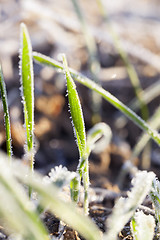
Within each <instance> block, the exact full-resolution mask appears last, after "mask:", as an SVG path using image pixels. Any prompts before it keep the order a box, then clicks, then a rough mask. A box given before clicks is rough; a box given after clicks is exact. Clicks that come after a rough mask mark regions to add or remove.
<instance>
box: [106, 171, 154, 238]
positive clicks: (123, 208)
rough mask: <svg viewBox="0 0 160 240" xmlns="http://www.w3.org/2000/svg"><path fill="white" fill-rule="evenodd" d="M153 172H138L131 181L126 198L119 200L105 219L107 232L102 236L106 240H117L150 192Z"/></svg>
mask: <svg viewBox="0 0 160 240" xmlns="http://www.w3.org/2000/svg"><path fill="white" fill-rule="evenodd" d="M154 178H155V174H154V173H153V172H146V171H139V172H137V174H136V176H135V178H133V180H132V186H133V187H132V189H131V191H130V192H128V197H127V198H122V197H121V198H120V199H118V201H117V202H116V203H115V206H114V208H113V211H112V214H111V215H110V216H109V218H108V219H107V227H108V232H107V233H106V234H105V235H104V237H105V239H106V240H115V239H117V235H118V233H119V232H120V231H121V230H122V228H123V227H124V226H125V224H126V223H127V222H128V221H129V220H130V218H131V217H132V216H133V214H134V213H135V211H136V209H137V208H138V207H139V205H140V204H142V202H143V201H144V199H145V197H146V195H147V194H148V193H149V191H150V190H151V186H152V181H153V180H154Z"/></svg>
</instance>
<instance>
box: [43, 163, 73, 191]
mask: <svg viewBox="0 0 160 240" xmlns="http://www.w3.org/2000/svg"><path fill="white" fill-rule="evenodd" d="M48 175H49V176H46V177H44V181H45V182H46V183H54V184H55V185H56V186H57V187H59V188H62V187H64V186H66V185H68V184H69V183H70V181H71V180H72V179H73V178H75V177H77V173H75V172H71V171H68V169H67V168H66V167H62V165H60V166H56V167H55V168H52V169H51V171H50V173H49V174H48Z"/></svg>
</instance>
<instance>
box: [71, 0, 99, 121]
mask: <svg viewBox="0 0 160 240" xmlns="http://www.w3.org/2000/svg"><path fill="white" fill-rule="evenodd" d="M71 1H72V3H73V6H74V9H75V12H76V14H77V17H78V19H79V22H80V24H81V29H82V32H83V35H84V38H85V42H86V47H87V49H88V53H89V69H90V72H91V75H92V78H93V80H94V81H95V82H96V83H98V84H99V79H98V74H99V70H100V64H99V61H98V60H97V59H98V57H97V55H98V54H97V46H96V42H95V40H94V37H93V36H92V34H91V32H90V30H89V28H88V26H87V23H86V20H85V18H84V16H83V13H82V11H81V8H80V6H79V2H78V0H71ZM91 94H92V95H91V96H92V112H93V116H92V122H93V123H94V124H95V123H97V122H100V121H101V103H102V99H101V96H100V95H98V94H97V93H95V92H92V93H91Z"/></svg>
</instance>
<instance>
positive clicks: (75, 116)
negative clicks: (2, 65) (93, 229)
mask: <svg viewBox="0 0 160 240" xmlns="http://www.w3.org/2000/svg"><path fill="white" fill-rule="evenodd" d="M62 59H63V65H64V71H65V76H66V80H67V91H68V100H69V106H70V112H71V116H72V121H73V126H74V129H75V132H76V138H77V144H78V149H79V153H80V159H83V162H84V169H83V171H82V169H79V167H78V172H79V175H80V178H81V176H82V177H83V185H84V212H85V214H86V215H88V188H89V172H88V171H89V170H88V156H87V154H86V132H85V125H84V119H83V113H82V108H81V103H80V100H79V96H78V93H77V91H76V85H75V83H74V81H73V79H72V77H71V75H70V72H69V69H68V65H67V60H66V57H65V55H64V54H63V55H62ZM74 190H75V191H77V188H75V189H74Z"/></svg>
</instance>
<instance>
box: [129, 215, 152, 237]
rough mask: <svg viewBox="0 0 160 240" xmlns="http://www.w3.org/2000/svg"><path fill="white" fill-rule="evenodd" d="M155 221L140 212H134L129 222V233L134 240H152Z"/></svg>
mask: <svg viewBox="0 0 160 240" xmlns="http://www.w3.org/2000/svg"><path fill="white" fill-rule="evenodd" d="M154 229H155V220H154V217H153V216H151V215H145V214H144V213H143V212H142V211H139V212H136V213H135V215H134V217H133V219H132V221H131V231H132V235H133V238H134V240H142V239H145V240H152V239H153V237H154Z"/></svg>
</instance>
